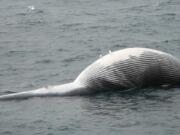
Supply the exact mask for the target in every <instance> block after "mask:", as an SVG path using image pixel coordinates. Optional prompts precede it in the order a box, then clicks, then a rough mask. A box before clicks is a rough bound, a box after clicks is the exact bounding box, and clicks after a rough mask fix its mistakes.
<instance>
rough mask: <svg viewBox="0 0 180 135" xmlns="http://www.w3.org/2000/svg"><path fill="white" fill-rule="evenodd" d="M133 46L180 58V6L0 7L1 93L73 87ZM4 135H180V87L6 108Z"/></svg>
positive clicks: (148, 2)
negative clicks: (104, 58) (93, 67)
mask: <svg viewBox="0 0 180 135" xmlns="http://www.w3.org/2000/svg"><path fill="white" fill-rule="evenodd" d="M126 47H148V48H153V49H158V50H162V51H165V52H168V53H171V54H173V55H175V56H177V57H179V58H180V0H0V94H5V93H11V92H20V91H27V90H32V89H37V88H40V87H44V86H49V85H59V84H62V83H67V82H71V81H72V80H74V79H75V78H76V76H77V75H78V74H79V73H80V72H81V71H82V70H83V69H84V68H85V67H86V66H88V65H89V64H91V63H92V62H93V61H95V60H96V59H98V58H99V56H100V55H105V54H107V53H108V52H109V50H111V51H115V50H118V49H123V48H126ZM0 135H180V88H169V89H153V88H148V89H142V90H139V91H138V92H130V93H124V94H123V93H108V94H98V95H94V96H85V97H84V96H79V97H55V98H52V97H51V98H50V97H49V98H32V99H28V100H21V101H6V102H2V101H1V102H0Z"/></svg>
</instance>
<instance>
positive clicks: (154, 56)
mask: <svg viewBox="0 0 180 135" xmlns="http://www.w3.org/2000/svg"><path fill="white" fill-rule="evenodd" d="M179 84H180V60H179V59H177V58H176V57H174V56H172V55H170V54H168V53H165V52H161V51H157V50H153V49H148V48H127V49H123V50H119V51H115V52H112V53H109V54H107V55H105V56H104V57H102V58H100V59H98V60H97V61H95V62H94V63H92V64H91V65H89V66H88V67H87V68H86V69H85V70H84V71H82V72H81V73H80V75H79V76H78V77H77V78H76V79H75V81H74V82H72V83H67V84H63V85H57V86H51V87H47V88H40V89H37V90H32V91H27V92H20V93H15V94H8V95H2V96H0V100H6V99H22V98H29V97H37V96H38V97H42V96H67V95H81V94H89V93H94V92H97V91H105V90H119V91H121V90H124V89H130V88H142V87H148V86H159V85H179Z"/></svg>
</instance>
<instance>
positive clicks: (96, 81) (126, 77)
mask: <svg viewBox="0 0 180 135" xmlns="http://www.w3.org/2000/svg"><path fill="white" fill-rule="evenodd" d="M134 51H135V50H134ZM113 55H114V56H113ZM122 55H123V56H122ZM126 55H127V56H126V57H125V56H124V54H123V53H122V52H119V53H114V54H109V57H114V58H115V59H109V61H107V59H108V58H107V56H106V58H102V59H101V60H98V61H96V62H95V63H93V64H92V65H90V66H89V67H88V68H87V69H86V70H85V71H83V72H82V73H81V74H80V75H79V76H78V77H77V79H76V81H79V82H81V83H82V84H83V85H85V86H86V87H90V88H91V89H93V88H94V89H96V90H102V89H103V90H104V89H107V90H109V89H111V90H122V89H129V88H142V87H147V86H155V85H163V84H169V83H171V84H179V83H180V72H179V71H180V62H179V60H178V59H176V58H175V57H173V56H172V55H169V54H166V53H159V52H154V51H151V50H148V49H147V50H144V51H142V52H140V53H139V55H134V53H127V54H126ZM122 57H123V58H122ZM103 60H105V61H106V62H105V63H103Z"/></svg>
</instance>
